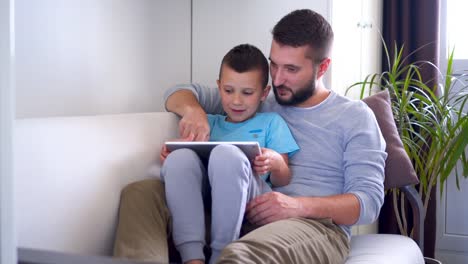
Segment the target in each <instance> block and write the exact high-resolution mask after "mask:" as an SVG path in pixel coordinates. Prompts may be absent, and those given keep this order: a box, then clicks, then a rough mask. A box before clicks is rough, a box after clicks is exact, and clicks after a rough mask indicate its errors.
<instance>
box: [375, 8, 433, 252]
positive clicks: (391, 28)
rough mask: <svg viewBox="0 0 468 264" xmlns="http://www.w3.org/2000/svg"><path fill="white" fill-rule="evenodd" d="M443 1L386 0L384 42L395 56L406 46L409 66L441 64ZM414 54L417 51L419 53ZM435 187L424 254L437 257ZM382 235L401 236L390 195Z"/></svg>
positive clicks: (428, 75) (429, 74)
mask: <svg viewBox="0 0 468 264" xmlns="http://www.w3.org/2000/svg"><path fill="white" fill-rule="evenodd" d="M439 2H440V0H383V23H382V25H383V29H382V35H383V39H384V41H385V43H386V45H387V47H388V49H389V51H390V58H392V56H393V53H392V52H393V50H394V46H395V44H396V45H397V46H398V47H402V45H404V51H403V57H407V56H409V57H408V61H407V62H409V63H411V62H417V61H431V62H432V63H434V64H435V65H438V58H439V53H438V52H439V6H440V3H439ZM416 50H417V52H415V53H413V52H414V51H416ZM382 70H383V71H386V70H388V62H387V57H386V55H385V54H383V55H382ZM420 70H421V74H422V76H423V78H424V80H426V84H427V85H430V87H434V85H436V84H437V71H436V70H435V69H433V68H432V67H429V66H427V67H422V68H421V69H420ZM435 195H436V188H434V189H433V192H432V193H431V201H430V203H429V208H428V210H427V214H426V220H425V226H424V255H425V256H426V257H432V258H433V257H434V251H435V238H436V196H435ZM379 231H380V232H381V233H398V226H397V223H396V220H395V215H394V213H393V204H392V199H391V194H390V193H389V194H388V195H387V196H386V197H385V204H384V207H383V208H382V211H381V217H380V221H379Z"/></svg>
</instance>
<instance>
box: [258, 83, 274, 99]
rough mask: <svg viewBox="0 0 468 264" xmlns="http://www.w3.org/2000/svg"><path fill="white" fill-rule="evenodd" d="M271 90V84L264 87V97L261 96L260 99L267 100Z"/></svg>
mask: <svg viewBox="0 0 468 264" xmlns="http://www.w3.org/2000/svg"><path fill="white" fill-rule="evenodd" d="M270 90H271V86H270V85H267V86H266V87H265V89H263V91H262V98H260V101H262V102H263V101H265V99H266V98H267V97H268V94H269V93H270Z"/></svg>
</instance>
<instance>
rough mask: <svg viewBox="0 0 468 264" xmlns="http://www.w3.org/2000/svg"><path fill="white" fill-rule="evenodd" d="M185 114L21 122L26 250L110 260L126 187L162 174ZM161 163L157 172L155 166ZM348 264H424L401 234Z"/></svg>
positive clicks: (369, 241)
mask: <svg viewBox="0 0 468 264" xmlns="http://www.w3.org/2000/svg"><path fill="white" fill-rule="evenodd" d="M176 132H177V117H176V116H174V115H173V114H170V113H141V114H121V115H103V116H83V117H54V118H37V119H19V120H17V121H16V124H15V134H14V140H15V141H14V165H15V168H14V170H15V178H14V179H15V212H16V216H15V218H16V227H17V234H18V246H19V247H21V248H32V249H39V250H50V251H59V252H66V253H72V254H81V255H99V256H108V255H110V254H111V252H112V246H113V240H114V232H115V226H116V219H117V211H118V206H119V196H120V191H121V190H122V188H123V187H124V186H125V185H127V184H128V183H131V182H134V181H137V180H140V179H143V178H147V177H151V176H150V174H154V173H157V172H158V170H159V160H158V155H159V150H160V147H161V145H162V143H163V142H164V141H165V140H167V139H171V138H175V137H176ZM152 165H155V166H153V169H152V170H150V168H151V167H152ZM346 263H374V264H378V263H411V264H418V263H424V260H423V257H422V254H421V252H420V250H419V248H418V245H417V244H416V243H415V242H414V241H413V240H411V239H409V238H407V237H403V236H398V235H360V236H353V237H352V240H351V254H350V256H349V258H348V261H347V262H346Z"/></svg>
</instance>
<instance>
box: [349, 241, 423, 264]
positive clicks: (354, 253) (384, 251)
mask: <svg viewBox="0 0 468 264" xmlns="http://www.w3.org/2000/svg"><path fill="white" fill-rule="evenodd" d="M389 249H391V250H389ZM355 263H373V264H387V263H388V264H394V263H398V264H406V263H408V264H424V257H423V255H422V253H421V250H420V249H419V247H418V245H417V244H416V242H414V241H413V240H412V239H411V238H409V237H406V236H401V235H389V234H370V235H359V236H353V237H351V251H350V253H349V256H348V258H347V259H346V262H345V264H355Z"/></svg>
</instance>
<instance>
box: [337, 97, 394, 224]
mask: <svg viewBox="0 0 468 264" xmlns="http://www.w3.org/2000/svg"><path fill="white" fill-rule="evenodd" d="M362 104H363V105H361V107H360V108H359V109H356V110H357V111H356V116H359V118H354V122H357V123H356V124H355V125H354V128H353V129H352V130H350V131H348V132H349V133H348V134H347V137H346V138H345V142H346V146H345V151H344V155H343V157H344V160H343V168H344V175H345V184H344V192H345V193H352V194H354V195H355V196H356V197H357V198H358V200H359V204H360V216H359V220H358V222H357V223H356V224H369V223H372V222H373V221H375V219H377V217H378V215H379V212H380V208H381V207H382V204H383V199H384V187H383V181H384V167H385V159H386V157H387V153H386V152H385V140H384V139H383V136H382V134H381V132H380V129H379V126H378V124H377V121H376V119H375V116H374V114H373V113H372V111H371V110H370V109H369V108H367V106H365V105H364V103H362Z"/></svg>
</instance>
